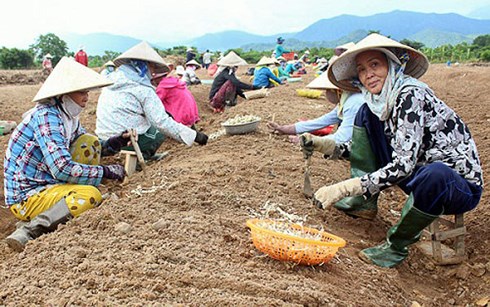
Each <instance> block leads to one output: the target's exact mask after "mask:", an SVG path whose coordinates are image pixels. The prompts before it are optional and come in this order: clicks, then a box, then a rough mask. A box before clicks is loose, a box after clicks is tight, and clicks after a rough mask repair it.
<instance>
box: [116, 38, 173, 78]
mask: <svg viewBox="0 0 490 307" xmlns="http://www.w3.org/2000/svg"><path fill="white" fill-rule="evenodd" d="M129 60H142V61H146V62H151V63H154V64H156V65H158V66H161V67H163V68H167V69H168V70H169V71H170V68H169V67H168V65H167V63H165V61H164V60H163V58H162V57H161V56H160V55H159V54H158V52H156V51H155V49H153V48H152V47H151V46H150V45H149V44H148V43H147V42H145V41H142V42H141V43H139V44H137V45H136V46H134V47H132V48H130V49H129V50H127V51H125V52H124V53H123V54H121V55H120V56H118V57H117V58H116V59H115V60H114V64H116V66H118V67H119V66H121V65H122V64H125V63H127V62H128V61H129Z"/></svg>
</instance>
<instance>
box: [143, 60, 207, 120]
mask: <svg viewBox="0 0 490 307" xmlns="http://www.w3.org/2000/svg"><path fill="white" fill-rule="evenodd" d="M151 82H152V84H153V86H155V87H156V91H157V95H158V97H159V98H160V100H161V101H162V103H163V106H164V107H165V110H166V111H167V112H168V113H170V115H172V118H173V119H174V120H175V121H176V122H178V123H181V124H184V125H186V126H188V127H191V128H193V127H194V124H196V123H197V122H198V121H199V120H200V118H199V111H198V109H197V103H196V100H195V99H194V96H192V93H191V91H189V89H188V88H187V86H186V84H185V82H184V81H182V80H180V79H179V78H176V77H174V76H170V75H169V72H168V71H166V70H165V69H157V70H155V72H154V73H153V74H152V79H151Z"/></svg>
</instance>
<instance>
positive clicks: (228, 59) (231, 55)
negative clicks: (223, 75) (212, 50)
mask: <svg viewBox="0 0 490 307" xmlns="http://www.w3.org/2000/svg"><path fill="white" fill-rule="evenodd" d="M218 65H219V66H229V67H233V66H242V65H248V64H247V61H245V60H244V59H242V58H241V57H239V56H238V55H237V54H236V53H235V52H234V51H230V52H228V54H227V55H225V56H224V57H223V58H222V59H221V60H219V61H218Z"/></svg>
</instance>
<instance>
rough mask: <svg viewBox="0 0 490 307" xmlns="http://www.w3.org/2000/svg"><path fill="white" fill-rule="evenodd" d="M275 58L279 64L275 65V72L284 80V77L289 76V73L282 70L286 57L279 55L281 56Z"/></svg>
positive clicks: (284, 66)
mask: <svg viewBox="0 0 490 307" xmlns="http://www.w3.org/2000/svg"><path fill="white" fill-rule="evenodd" d="M276 60H277V61H278V62H279V66H277V72H278V77H279V79H281V80H284V79H287V78H289V77H291V75H290V74H288V73H287V72H286V71H285V70H284V68H286V64H287V61H286V59H285V58H283V57H282V56H281V57H278V58H277V59H276Z"/></svg>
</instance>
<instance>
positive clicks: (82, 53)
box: [75, 46, 88, 66]
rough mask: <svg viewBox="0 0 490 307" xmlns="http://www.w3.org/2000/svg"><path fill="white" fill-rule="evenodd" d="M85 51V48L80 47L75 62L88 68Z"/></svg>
mask: <svg viewBox="0 0 490 307" xmlns="http://www.w3.org/2000/svg"><path fill="white" fill-rule="evenodd" d="M84 49H85V47H83V46H80V48H78V52H77V54H75V61H77V62H78V63H80V64H82V65H83V66H88V56H87V53H86V52H85V50H84Z"/></svg>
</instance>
